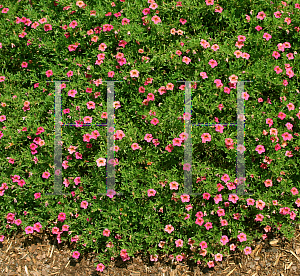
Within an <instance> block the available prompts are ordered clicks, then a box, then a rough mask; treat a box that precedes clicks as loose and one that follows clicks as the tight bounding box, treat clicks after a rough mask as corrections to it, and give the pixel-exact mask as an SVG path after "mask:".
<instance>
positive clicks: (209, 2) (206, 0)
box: [205, 0, 214, 6]
mask: <svg viewBox="0 0 300 276" xmlns="http://www.w3.org/2000/svg"><path fill="white" fill-rule="evenodd" d="M205 3H206V5H207V6H209V5H213V4H214V0H205Z"/></svg>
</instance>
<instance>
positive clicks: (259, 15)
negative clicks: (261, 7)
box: [256, 11, 266, 20]
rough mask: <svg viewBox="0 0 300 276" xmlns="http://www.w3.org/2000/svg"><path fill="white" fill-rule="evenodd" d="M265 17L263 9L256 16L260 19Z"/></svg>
mask: <svg viewBox="0 0 300 276" xmlns="http://www.w3.org/2000/svg"><path fill="white" fill-rule="evenodd" d="M265 17H266V14H265V13H264V12H263V11H261V12H259V13H258V14H257V16H256V18H257V19H260V20H264V18H265Z"/></svg>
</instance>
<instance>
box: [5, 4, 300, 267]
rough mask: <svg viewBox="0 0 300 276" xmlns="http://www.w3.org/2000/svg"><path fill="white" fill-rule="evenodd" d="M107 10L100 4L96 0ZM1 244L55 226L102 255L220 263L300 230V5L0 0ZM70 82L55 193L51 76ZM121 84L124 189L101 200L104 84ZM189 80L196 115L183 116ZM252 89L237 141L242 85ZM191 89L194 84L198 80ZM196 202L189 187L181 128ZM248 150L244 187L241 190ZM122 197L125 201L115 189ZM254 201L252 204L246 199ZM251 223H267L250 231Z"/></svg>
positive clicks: (120, 180) (118, 123) (118, 137)
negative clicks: (257, 242) (239, 173)
mask: <svg viewBox="0 0 300 276" xmlns="http://www.w3.org/2000/svg"><path fill="white" fill-rule="evenodd" d="M98 2H101V3H98ZM0 8H1V13H0V24H1V28H0V32H1V36H0V40H1V41H0V56H1V59H0V62H1V74H0V94H1V96H0V103H1V107H0V111H1V113H0V127H1V131H0V145H1V147H0V150H1V155H0V170H1V184H2V186H1V188H0V220H1V226H0V241H3V240H4V239H5V237H6V235H7V234H9V233H12V232H13V231H16V230H17V229H22V230H23V231H24V234H26V235H30V234H32V233H33V232H34V231H36V232H39V231H40V229H45V228H50V229H51V231H52V233H53V234H55V235H57V241H58V242H59V243H60V242H61V241H64V240H69V241H71V242H75V243H76V244H77V246H78V248H77V250H76V251H74V252H73V255H72V257H73V258H79V257H80V255H81V254H82V253H83V252H84V251H95V252H98V253H99V263H97V264H95V266H96V267H97V270H98V271H103V270H104V269H105V266H107V265H108V264H109V262H110V260H112V259H114V258H117V257H121V258H122V260H123V261H126V260H129V259H130V258H131V257H132V256H134V254H136V253H137V252H144V253H145V254H148V255H149V258H150V260H152V261H154V262H155V261H156V260H157V258H158V256H159V255H160V254H168V255H169V256H170V259H172V258H175V259H176V260H177V261H178V262H180V261H182V260H183V259H184V258H192V259H193V260H194V261H195V262H196V263H197V264H205V265H207V266H208V267H213V266H214V264H215V263H216V262H219V261H222V258H223V256H226V255H228V254H230V252H233V251H235V250H241V251H244V253H245V254H250V253H251V243H252V241H253V240H254V239H266V238H267V237H268V233H270V232H271V231H273V232H276V231H279V232H281V233H282V234H283V235H284V236H285V237H287V238H290V237H292V235H293V232H292V231H291V230H292V229H293V224H295V223H296V222H297V221H299V207H300V197H299V191H298V190H299V188H300V185H299V176H300V174H299V170H298V164H299V158H300V155H299V146H300V141H299V120H300V110H299V109H300V106H299V54H298V53H297V51H296V50H297V48H299V46H298V45H300V40H299V29H300V22H299V21H300V20H299V13H300V12H299V9H300V4H299V3H295V2H294V1H286V2H284V1H274V2H271V1H270V2H269V1H250V0H249V1H241V2H239V3H236V2H235V1H213V0H206V1H181V2H176V1H172V2H167V3H165V2H162V1H156V2H154V1H151V0H149V1H134V2H131V1H126V0H122V1H116V2H110V1H77V2H76V1H73V2H70V1H63V0H61V1H57V0H56V1H54V2H53V1H33V0H31V1H29V2H24V1H18V2H17V3H13V4H12V3H9V2H5V1H4V3H3V4H1V5H0ZM47 80H52V81H56V80H69V82H62V84H61V95H62V106H61V107H55V108H61V110H62V122H63V123H65V124H71V123H72V124H74V126H62V148H63V152H62V161H63V164H62V167H63V169H62V175H63V185H62V190H63V193H65V194H66V195H52V196H51V195H47V193H52V192H53V182H54V166H53V158H54V151H53V144H54V131H53V130H54V119H55V118H54V91H55V84H54V82H52V83H51V82H47ZM109 80H122V81H123V82H120V83H115V86H114V90H115V102H114V109H115V126H114V140H115V147H114V150H115V155H114V157H115V159H114V164H115V167H116V186H115V191H109V193H108V194H107V195H102V196H99V193H106V161H107V160H106V156H107V148H106V141H107V129H106V127H105V126H96V125H92V126H88V125H83V123H84V124H105V123H106V121H107V116H108V114H107V112H106V111H107V103H106V95H107V83H106V81H109ZM179 80H190V81H192V83H191V90H192V97H193V103H192V114H186V113H185V110H184V95H185V94H184V91H185V83H178V82H177V81H179ZM240 80H251V81H253V83H245V89H244V90H245V92H243V94H242V97H243V99H244V101H245V116H244V117H245V118H244V119H245V124H246V125H245V137H244V145H237V138H236V126H223V125H222V124H234V123H236V121H237V115H236V109H237V101H236V99H237V81H240ZM196 81H197V82H196ZM189 115H190V116H191V117H190V118H191V120H192V123H193V124H203V123H207V124H217V125H214V126H211V125H206V126H195V127H192V141H193V163H192V175H193V193H201V196H199V195H197V196H193V195H191V196H190V195H188V194H186V195H181V196H179V195H177V194H178V193H183V192H184V185H183V183H184V179H183V175H184V170H185V169H186V166H185V165H186V164H184V142H185V139H186V133H185V132H184V129H185V124H184V122H185V119H187V118H188V116H189ZM238 149H239V150H241V151H243V152H244V157H245V170H246V193H248V195H247V194H245V195H243V196H238V195H237V194H235V193H233V192H234V190H235V189H236V184H237V180H236V154H237V150H238ZM115 192H116V193H119V192H120V193H122V194H123V195H121V196H119V195H117V194H116V193H115ZM250 194H251V195H250ZM257 229H258V230H257Z"/></svg>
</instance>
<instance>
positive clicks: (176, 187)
mask: <svg viewBox="0 0 300 276" xmlns="http://www.w3.org/2000/svg"><path fill="white" fill-rule="evenodd" d="M178 186H179V184H178V183H177V182H176V181H173V182H171V183H170V190H178Z"/></svg>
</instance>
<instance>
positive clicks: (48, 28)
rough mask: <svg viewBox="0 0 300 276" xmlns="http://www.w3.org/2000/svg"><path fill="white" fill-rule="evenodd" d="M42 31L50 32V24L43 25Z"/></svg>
mask: <svg viewBox="0 0 300 276" xmlns="http://www.w3.org/2000/svg"><path fill="white" fill-rule="evenodd" d="M44 30H45V32H48V31H51V30H52V26H51V25H50V24H45V26H44Z"/></svg>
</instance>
